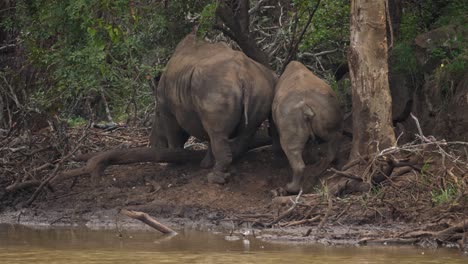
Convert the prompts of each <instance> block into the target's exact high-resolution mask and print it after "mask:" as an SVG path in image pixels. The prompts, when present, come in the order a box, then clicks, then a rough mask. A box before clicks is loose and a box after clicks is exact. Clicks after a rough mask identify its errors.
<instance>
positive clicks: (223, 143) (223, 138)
mask: <svg viewBox="0 0 468 264" xmlns="http://www.w3.org/2000/svg"><path fill="white" fill-rule="evenodd" d="M209 134H210V145H211V150H212V152H213V156H214V158H215V160H216V161H215V165H214V167H213V170H212V171H211V172H210V173H209V174H208V182H209V183H217V184H224V183H225V182H226V179H227V178H228V177H229V176H230V173H229V172H228V170H229V166H230V165H231V163H232V151H231V148H230V146H229V140H228V137H227V135H226V134H224V133H219V132H218V133H209Z"/></svg>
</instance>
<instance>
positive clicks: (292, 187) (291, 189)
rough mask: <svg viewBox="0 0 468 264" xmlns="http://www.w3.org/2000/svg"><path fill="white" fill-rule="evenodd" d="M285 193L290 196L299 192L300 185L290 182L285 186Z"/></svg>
mask: <svg viewBox="0 0 468 264" xmlns="http://www.w3.org/2000/svg"><path fill="white" fill-rule="evenodd" d="M285 189H286V191H287V192H288V193H291V194H297V193H299V191H300V190H301V185H300V184H299V183H298V182H294V181H293V182H290V183H288V184H286V188H285Z"/></svg>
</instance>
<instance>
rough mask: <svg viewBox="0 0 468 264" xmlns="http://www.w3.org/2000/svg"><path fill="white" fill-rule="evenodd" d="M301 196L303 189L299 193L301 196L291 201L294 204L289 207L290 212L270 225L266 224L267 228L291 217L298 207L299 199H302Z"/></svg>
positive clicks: (287, 211)
mask: <svg viewBox="0 0 468 264" xmlns="http://www.w3.org/2000/svg"><path fill="white" fill-rule="evenodd" d="M301 195H302V189H301V190H300V191H299V194H298V195H297V196H296V198H295V199H294V200H293V199H290V201H291V202H292V206H291V207H289V209H288V210H286V211H285V212H284V213H282V214H281V215H280V216H278V217H277V218H276V219H274V220H273V221H271V222H270V223H268V224H265V225H264V226H265V227H272V226H273V225H275V224H277V223H279V221H281V220H283V219H284V218H285V217H287V216H289V215H290V214H291V213H292V212H293V211H294V209H295V208H296V206H297V205H298V203H299V199H300V198H301Z"/></svg>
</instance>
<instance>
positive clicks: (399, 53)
mask: <svg viewBox="0 0 468 264" xmlns="http://www.w3.org/2000/svg"><path fill="white" fill-rule="evenodd" d="M391 56H392V57H393V58H395V59H393V60H392V62H393V63H392V66H393V68H394V70H395V71H397V72H399V73H409V74H415V73H416V72H417V70H418V63H417V61H416V57H415V55H414V50H413V48H412V47H411V45H410V44H408V43H405V42H401V43H397V44H396V45H395V47H394V48H393V50H392V54H391Z"/></svg>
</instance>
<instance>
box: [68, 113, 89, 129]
mask: <svg viewBox="0 0 468 264" xmlns="http://www.w3.org/2000/svg"><path fill="white" fill-rule="evenodd" d="M67 124H68V126H69V127H80V126H84V125H86V120H85V119H84V118H82V117H80V116H76V117H70V118H68V119H67Z"/></svg>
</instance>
